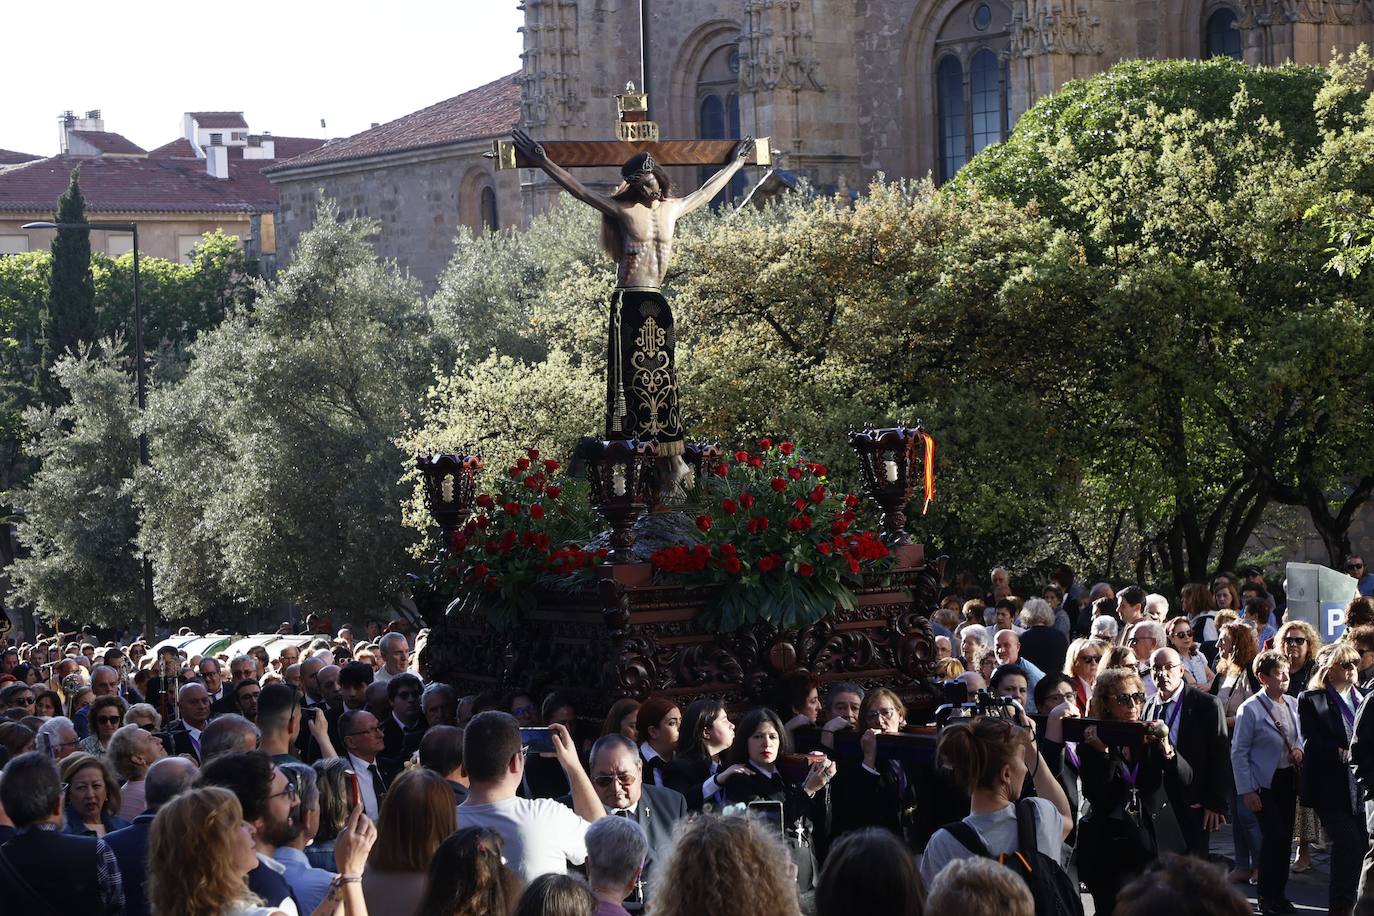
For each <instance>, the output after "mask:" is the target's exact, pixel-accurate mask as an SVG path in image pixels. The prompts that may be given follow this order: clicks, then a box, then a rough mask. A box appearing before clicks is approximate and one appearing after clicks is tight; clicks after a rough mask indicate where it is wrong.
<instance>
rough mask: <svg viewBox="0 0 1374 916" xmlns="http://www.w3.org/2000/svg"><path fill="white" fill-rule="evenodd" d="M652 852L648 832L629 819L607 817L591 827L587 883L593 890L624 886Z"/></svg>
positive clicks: (588, 831) (588, 830)
mask: <svg viewBox="0 0 1374 916" xmlns="http://www.w3.org/2000/svg"><path fill="white" fill-rule="evenodd" d="M648 852H649V840H648V838H646V837H645V836H644V830H643V829H642V828H641V827H640V826H639V824H637V823H636V822H634V821H632V820H630V819H629V818H628V817H603V818H600V819H598V820H596V821H593V822H592V825H591V826H590V827H588V828H587V880H588V882H589V883H590V884H591V885H592V887H624V886H625V885H627V884H629V883H630V882H631V881H633V880H634V878H635V876H636V875H637V874H639V870H640V868H641V867H643V865H644V857H645V856H646V855H647V854H648Z"/></svg>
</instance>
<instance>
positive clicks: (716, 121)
mask: <svg viewBox="0 0 1374 916" xmlns="http://www.w3.org/2000/svg"><path fill="white" fill-rule="evenodd" d="M697 119H698V120H697V131H698V136H700V137H701V139H703V140H738V139H739V138H740V136H741V134H740V118H739V49H738V48H737V47H736V46H735V45H734V44H733V43H731V44H726V45H722V46H721V47H719V48H717V49H716V50H714V51H712V52H711V54H710V56H708V57H707V58H706V62H705V63H704V64H702V67H701V73H700V74H699V75H698V77H697ZM716 170H717V169H716V167H714V166H712V167H706V168H702V169H701V175H700V179H699V180H700V181H705V180H706V179H707V178H710V177H711V175H712V174H714V173H715V172H716ZM746 187H747V185H746V179H745V177H744V175H743V174H742V173H741V174H738V175H736V176H735V177H734V178H733V179H731V180H730V184H729V185H727V186H726V188H725V190H724V191H722V192H721V193H720V194H719V195H717V196H716V198H715V200H713V201H711V203H712V205H715V204H719V203H726V202H732V201H736V200H739V199H740V198H741V197H743V196H744V192H745V190H746Z"/></svg>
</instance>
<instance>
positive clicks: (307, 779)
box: [277, 763, 320, 811]
mask: <svg viewBox="0 0 1374 916" xmlns="http://www.w3.org/2000/svg"><path fill="white" fill-rule="evenodd" d="M277 769H279V770H281V771H282V772H283V773H288V774H290V778H292V780H293V781H294V782H295V783H296V794H297V796H298V797H299V798H300V800H301V810H302V811H305V810H306V809H308V808H315V807H318V806H319V804H320V787H319V784H318V783H316V781H315V768H314V767H311V766H307V765H306V764H304V763H282V764H278V765H277Z"/></svg>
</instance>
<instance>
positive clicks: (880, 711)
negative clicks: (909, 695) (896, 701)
mask: <svg viewBox="0 0 1374 916" xmlns="http://www.w3.org/2000/svg"><path fill="white" fill-rule="evenodd" d="M896 715H897V710H896V709H894V708H893V707H891V706H879V707H878V708H877V709H870V710H869V711H868V718H870V719H891V718H893V717H894V716H896Z"/></svg>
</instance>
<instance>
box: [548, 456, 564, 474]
mask: <svg viewBox="0 0 1374 916" xmlns="http://www.w3.org/2000/svg"><path fill="white" fill-rule="evenodd" d="M562 466H563V465H561V464H559V463H558V462H557V461H554V460H553V459H552V458H550V459H549V460H548V461H545V462H544V472H545V473H547V474H552V473H553V472H554V471H556V470H558V469H559V468H561V467H562Z"/></svg>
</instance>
